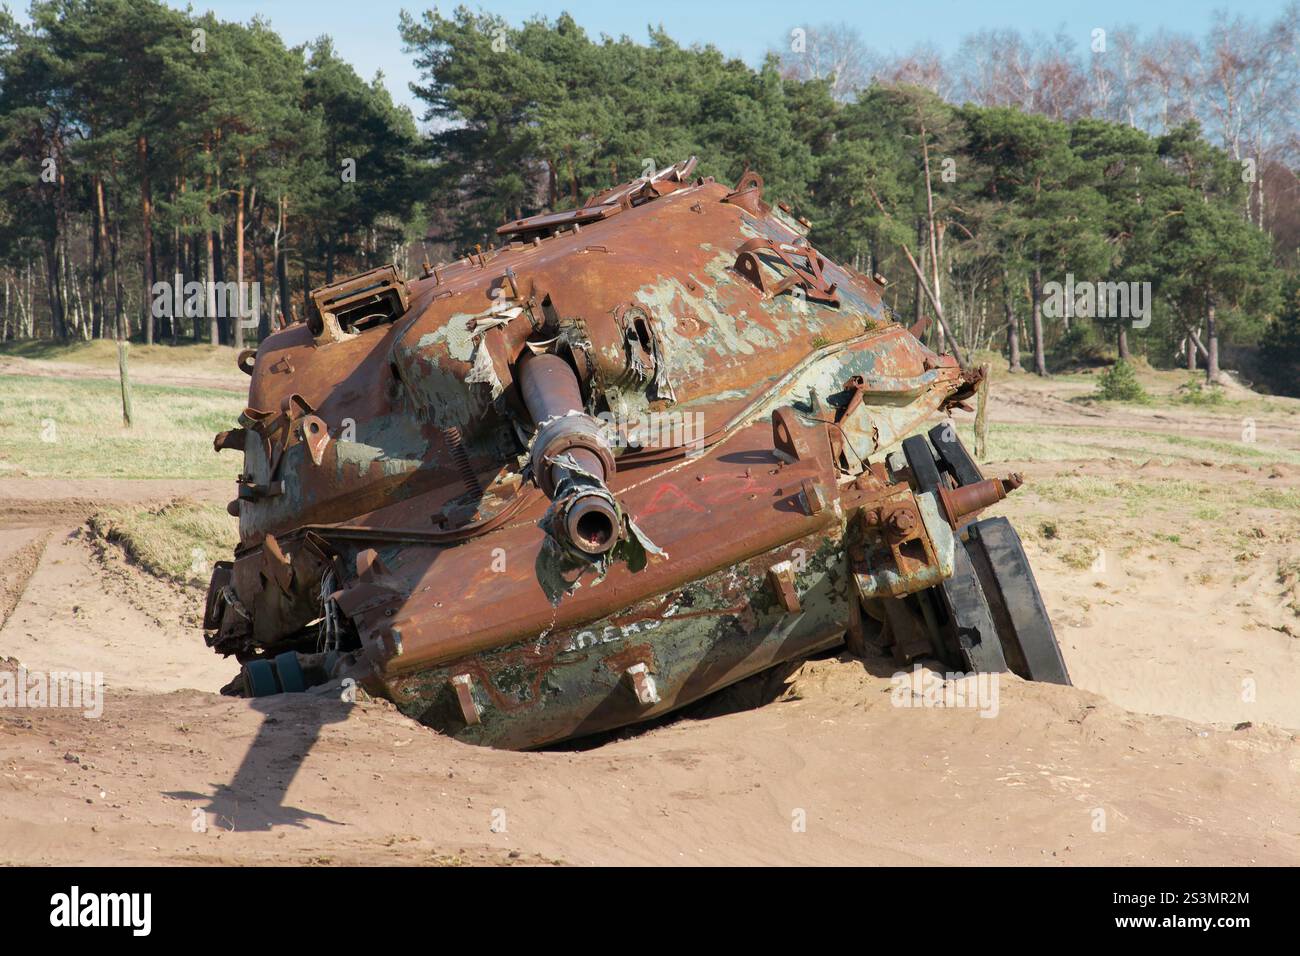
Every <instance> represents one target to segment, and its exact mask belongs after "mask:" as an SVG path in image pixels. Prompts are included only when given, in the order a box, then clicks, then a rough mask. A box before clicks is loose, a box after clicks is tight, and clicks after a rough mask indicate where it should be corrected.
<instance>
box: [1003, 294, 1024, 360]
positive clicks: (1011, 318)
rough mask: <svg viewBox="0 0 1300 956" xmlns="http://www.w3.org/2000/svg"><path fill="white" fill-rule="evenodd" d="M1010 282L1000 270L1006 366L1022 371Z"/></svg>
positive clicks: (1018, 326) (1018, 331)
mask: <svg viewBox="0 0 1300 956" xmlns="http://www.w3.org/2000/svg"><path fill="white" fill-rule="evenodd" d="M1011 298H1012V296H1011V284H1010V283H1009V282H1008V281H1007V273H1006V270H1005V269H1004V270H1003V271H1002V307H1003V309H1004V310H1005V311H1006V315H1007V367H1008V370H1009V371H1011V372H1023V371H1024V368H1023V367H1021V365H1020V323H1019V322H1017V321H1016V311H1015V309H1014V308H1012V306H1011Z"/></svg>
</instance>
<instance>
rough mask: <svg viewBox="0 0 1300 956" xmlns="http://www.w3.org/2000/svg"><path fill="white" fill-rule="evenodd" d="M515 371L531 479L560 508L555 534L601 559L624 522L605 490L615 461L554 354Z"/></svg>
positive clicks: (570, 374)
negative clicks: (530, 436) (527, 430)
mask: <svg viewBox="0 0 1300 956" xmlns="http://www.w3.org/2000/svg"><path fill="white" fill-rule="evenodd" d="M518 372H519V388H520V391H521V393H522V394H523V399H524V405H525V406H526V407H527V409H528V414H529V415H530V416H532V419H533V423H534V425H536V427H537V434H536V437H535V438H534V440H533V451H532V465H533V474H534V475H535V476H536V477H537V483H538V484H539V485H540V486H541V488H542V490H543V491H545V492H546V494H547V496H548V497H549V498H550V499H551V500H552V501H554V502H556V503H557V504H558V505H559V506H560V508H561V509H562V511H561V514H560V520H559V521H558V522H555V524H554V525H553V527H554V530H555V531H556V532H557V533H559V534H562V535H564V536H565V537H566V538H567V539H568V540H567V543H569V544H572V545H573V546H574V547H576V548H577V549H578V550H580V551H582V552H583V553H585V554H589V555H592V556H593V557H594V556H598V555H602V554H605V553H606V552H607V551H610V550H611V549H613V547H614V546H615V545H616V544H617V543H618V539H619V536H620V533H621V528H622V520H623V519H622V515H621V514H619V509H618V505H617V503H616V502H615V501H614V497H613V495H611V494H610V493H609V490H608V489H607V488H606V487H605V480H606V478H607V476H608V475H609V474H610V473H611V472H613V470H614V457H613V454H612V453H611V452H610V450H609V444H608V442H607V441H606V439H605V436H604V432H603V430H602V428H601V425H600V423H599V422H598V421H597V420H596V419H595V418H593V417H592V416H591V415H588V414H587V413H586V411H585V410H584V409H583V404H582V390H581V388H580V387H579V385H578V377H577V375H576V374H575V373H574V371H573V369H572V368H571V367H570V366H569V364H568V363H567V362H566V361H564V359H562V358H560V357H559V356H558V355H551V354H549V353H547V354H541V355H534V354H532V353H531V352H529V353H527V354H525V355H524V357H523V358H521V359H520V360H519V363H518Z"/></svg>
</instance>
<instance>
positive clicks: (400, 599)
mask: <svg viewBox="0 0 1300 956" xmlns="http://www.w3.org/2000/svg"><path fill="white" fill-rule="evenodd" d="M694 167H695V161H694V159H691V160H688V161H686V162H683V163H679V164H677V165H675V166H672V167H669V168H667V169H664V170H661V171H659V172H657V173H655V174H654V175H650V176H646V177H643V178H640V179H637V180H634V181H632V182H630V183H626V184H624V185H621V186H619V187H616V188H614V189H611V190H609V191H607V192H604V193H602V194H600V195H597V196H594V197H592V198H591V199H590V200H588V201H587V202H585V203H584V204H583V205H582V206H581V208H578V209H574V210H570V211H564V212H556V213H552V214H546V215H539V216H533V217H530V218H525V219H520V220H517V221H515V222H511V223H507V224H505V225H503V226H501V227H500V228H499V229H498V230H497V233H498V235H499V237H500V244H499V245H496V246H494V247H493V248H491V249H488V250H481V249H480V250H477V251H475V252H474V253H473V254H471V255H468V256H466V257H465V258H463V259H460V260H459V261H456V262H453V263H450V264H445V265H440V266H430V265H428V264H427V262H426V264H425V265H424V267H423V270H422V274H421V275H420V276H419V277H418V278H413V279H407V278H404V277H403V276H401V275H400V274H399V273H398V272H397V270H396V269H395V268H394V267H392V266H384V267H382V268H379V269H374V270H372V271H369V272H366V273H363V274H361V275H357V276H353V277H350V278H347V279H344V280H342V281H338V282H334V283H332V284H329V285H326V286H324V287H322V288H318V289H315V290H314V291H312V293H311V294H310V296H309V302H308V307H307V314H306V316H305V318H304V321H301V322H295V323H293V324H290V325H288V326H286V327H284V328H282V329H280V330H278V331H276V332H274V333H273V334H271V335H270V336H269V337H267V338H266V339H265V340H264V341H263V342H262V343H261V344H260V346H259V348H258V349H257V350H256V352H255V353H254V352H252V351H251V350H250V351H246V352H244V353H241V354H240V357H239V366H240V368H241V369H242V370H243V371H244V372H246V373H248V374H249V375H250V376H251V383H250V386H249V394H248V407H247V408H246V409H245V410H244V412H243V413H242V414H241V415H240V417H239V422H238V427H237V428H233V429H231V430H230V431H226V432H222V433H221V434H219V435H218V436H217V437H216V440H215V446H216V448H217V449H218V450H226V449H230V450H235V451H240V452H242V454H243V456H244V466H243V472H242V474H240V476H239V478H238V497H237V498H236V499H235V500H234V501H232V502H231V506H230V510H231V513H232V514H235V515H237V516H238V518H239V536H240V543H239V545H238V547H237V548H236V550H235V553H234V556H233V558H234V560H233V561H228V562H220V563H218V564H217V565H216V567H215V570H214V573H213V576H212V581H211V584H210V586H209V590H208V596H207V605H206V608H205V615H204V628H205V639H206V640H207V643H208V644H209V645H210V646H211V647H213V648H214V649H215V650H216V651H218V652H219V653H221V654H224V655H233V656H234V657H235V658H236V659H237V661H238V662H239V663H240V664H241V665H242V667H241V670H240V673H239V675H238V677H237V678H236V679H235V680H233V681H232V682H231V684H230V685H229V686H228V687H227V688H226V692H228V693H234V694H239V695H243V696H262V695H267V694H275V693H283V692H300V691H304V690H308V689H311V688H314V687H316V686H317V685H321V686H322V688H323V689H322V690H321V691H320V692H332V691H330V689H329V686H327V685H332V686H333V687H334V688H335V689H337V688H338V687H339V686H344V687H359V688H361V689H364V690H365V691H366V692H368V693H369V694H371V695H375V696H379V697H383V698H387V699H389V700H391V701H392V702H393V703H394V704H395V705H396V706H397V707H398V708H399V709H400V710H401V711H403V712H404V713H405V714H408V715H409V716H411V717H413V718H415V719H416V720H418V721H420V722H422V723H424V724H426V725H428V726H430V727H432V728H435V729H437V730H438V731H441V732H443V733H445V734H448V735H450V736H452V737H455V738H457V739H459V740H462V741H466V742H469V743H474V744H484V745H490V746H494V747H503V748H512V749H525V748H534V747H540V746H545V745H548V744H554V743H557V742H560V741H565V740H568V739H571V738H576V737H581V736H584V735H589V734H595V733H598V732H602V731H608V730H611V729H613V728H617V727H621V726H626V725H629V724H634V723H638V722H642V721H646V720H649V719H652V718H655V717H657V716H659V715H663V714H665V713H668V712H670V711H672V710H674V709H676V708H680V707H682V706H683V705H686V704H688V703H690V702H692V701H696V700H698V699H700V698H702V697H704V696H705V695H707V694H710V693H711V692H713V691H716V690H718V689H719V688H722V687H725V686H727V685H729V684H732V683H734V682H736V681H739V680H741V679H743V678H745V677H748V676H750V675H753V674H756V673H758V672H760V671H762V670H764V669H766V668H770V667H772V666H774V665H777V664H781V663H783V662H790V661H795V660H798V659H801V658H804V657H807V656H809V655H814V654H818V653H821V652H826V651H828V650H832V649H835V648H837V647H840V646H841V645H847V647H846V649H847V651H848V652H850V653H854V654H858V655H868V654H876V655H880V654H887V655H892V656H893V659H894V660H895V661H896V662H897V663H898V664H899V665H907V664H909V663H910V662H912V661H914V660H918V659H926V660H937V661H939V662H941V663H942V665H944V666H945V667H948V668H952V669H954V670H958V671H961V672H984V671H994V672H996V671H1012V672H1014V673H1016V674H1018V675H1020V676H1021V677H1023V678H1025V679H1029V680H1039V681H1052V682H1056V683H1068V682H1069V677H1068V675H1067V672H1066V668H1065V665H1064V663H1063V661H1062V658H1061V654H1060V652H1059V650H1058V647H1057V643H1056V639H1055V636H1054V634H1053V631H1052V626H1051V623H1050V621H1049V619H1048V616H1047V612H1046V610H1045V608H1044V606H1043V601H1042V598H1041V597H1040V595H1039V592H1038V588H1037V586H1036V584H1035V582H1034V577H1033V573H1032V571H1031V570H1030V568H1029V565H1028V562H1027V561H1026V558H1025V554H1024V551H1023V549H1022V548H1021V545H1020V541H1019V539H1018V537H1017V535H1016V533H1015V531H1014V530H1013V529H1012V527H1011V525H1010V524H1009V523H1008V522H1007V520H1006V519H1005V518H1002V517H994V518H985V519H982V520H981V519H980V517H979V515H980V512H981V509H983V508H986V507H988V506H989V505H991V504H993V503H995V502H997V501H999V500H1001V499H1002V498H1003V497H1004V496H1005V495H1006V494H1007V492H1009V491H1010V490H1012V489H1013V488H1015V487H1016V486H1017V485H1018V484H1019V483H1020V478H1019V476H1014V475H1013V476H1010V477H1006V478H986V477H984V475H983V474H981V472H980V469H979V468H978V467H977V465H976V463H975V461H974V460H973V459H972V457H971V455H970V454H968V453H967V451H966V449H965V448H964V447H963V445H962V443H961V441H960V440H959V439H958V437H957V435H956V432H955V430H954V428H953V425H952V421H951V418H950V416H949V414H948V413H950V412H951V410H952V409H953V408H954V407H959V406H960V407H966V406H965V402H966V400H967V399H968V398H970V397H971V396H972V395H973V394H974V393H975V390H976V387H977V385H978V384H979V382H978V373H972V372H971V371H967V370H963V368H961V367H960V366H959V364H958V362H957V360H956V359H955V358H953V357H952V356H950V355H941V354H936V353H935V352H933V351H931V350H930V349H928V348H927V347H926V346H925V345H924V344H923V343H922V341H921V340H920V338H919V337H918V334H919V331H920V330H916V329H909V328H907V327H905V326H903V325H901V324H899V323H897V322H896V321H894V320H893V317H892V315H891V314H890V312H889V309H888V308H887V307H886V306H885V304H884V303H883V301H882V290H883V287H884V281H885V280H884V279H883V278H881V277H879V276H876V277H867V276H865V275H862V274H859V273H858V272H856V271H854V270H852V269H849V268H847V267H845V266H843V265H839V264H837V263H835V262H833V261H831V260H830V259H828V258H827V257H826V256H824V255H822V254H821V253H819V252H818V251H817V250H816V249H815V248H813V246H812V245H810V244H809V241H808V238H807V234H808V224H807V222H806V221H803V220H800V219H798V218H796V217H795V216H794V215H793V214H791V213H790V211H789V210H788V209H786V208H785V207H784V206H777V207H773V206H771V205H769V204H768V203H767V202H765V201H764V199H763V195H762V194H763V183H762V180H761V178H760V177H759V176H758V175H757V174H755V173H746V174H745V176H744V177H743V178H742V180H741V181H740V183H739V184H738V185H737V186H736V188H734V189H732V188H728V187H727V186H726V185H724V184H722V183H720V182H716V181H714V180H713V179H711V178H696V177H693V175H692V173H693V170H694Z"/></svg>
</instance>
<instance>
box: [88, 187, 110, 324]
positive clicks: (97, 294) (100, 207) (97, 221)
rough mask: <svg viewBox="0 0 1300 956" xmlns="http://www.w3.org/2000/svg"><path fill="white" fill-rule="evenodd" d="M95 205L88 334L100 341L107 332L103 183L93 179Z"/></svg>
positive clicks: (91, 236) (91, 248)
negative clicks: (89, 327) (105, 315)
mask: <svg viewBox="0 0 1300 956" xmlns="http://www.w3.org/2000/svg"><path fill="white" fill-rule="evenodd" d="M94 183H95V205H94V207H93V208H92V209H91V213H90V218H91V223H90V315H91V319H90V324H91V330H90V334H91V336H92V337H94V338H97V339H102V338H103V337H104V335H105V334H106V332H107V329H106V326H107V323H106V322H105V321H104V183H103V181H102V180H101V179H100V178H99V176H98V175H96V176H95V177H94Z"/></svg>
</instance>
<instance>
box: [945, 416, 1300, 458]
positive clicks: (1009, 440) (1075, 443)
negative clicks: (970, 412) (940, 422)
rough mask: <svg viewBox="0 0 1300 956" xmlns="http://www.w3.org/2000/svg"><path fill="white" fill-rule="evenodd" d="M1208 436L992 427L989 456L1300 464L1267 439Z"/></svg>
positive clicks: (962, 426) (968, 429) (970, 434)
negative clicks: (1239, 440) (1254, 439)
mask: <svg viewBox="0 0 1300 956" xmlns="http://www.w3.org/2000/svg"><path fill="white" fill-rule="evenodd" d="M957 431H958V433H959V434H960V435H961V436H962V441H963V442H965V443H966V447H967V448H970V447H972V444H973V442H974V433H975V432H974V427H973V426H971V425H969V424H967V423H959V424H958V426H957ZM1267 437H1268V435H1267V434H1260V435H1258V436H1257V439H1258V440H1257V441H1254V442H1246V441H1242V442H1235V441H1227V440H1225V439H1222V438H1206V437H1201V436H1199V435H1195V434H1189V433H1188V431H1186V430H1184V431H1180V432H1147V431H1141V430H1139V429H1133V428H1107V427H1105V426H1088V425H1071V426H1069V427H1064V428H1063V427H1061V426H1056V425H1027V424H1017V425H1009V424H1005V423H999V422H993V423H990V425H989V458H990V459H991V460H994V461H1072V460H1074V459H1079V458H1118V459H1121V460H1123V461H1131V462H1145V461H1151V460H1156V461H1171V462H1172V461H1202V460H1205V461H1214V462H1218V463H1223V464H1239V463H1241V462H1242V461H1247V462H1254V463H1257V464H1261V465H1263V464H1272V463H1275V462H1281V463H1287V464H1300V451H1296V450H1295V449H1291V448H1283V447H1280V446H1278V445H1273V444H1269V443H1267V442H1266V441H1264V439H1265V438H1267Z"/></svg>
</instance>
